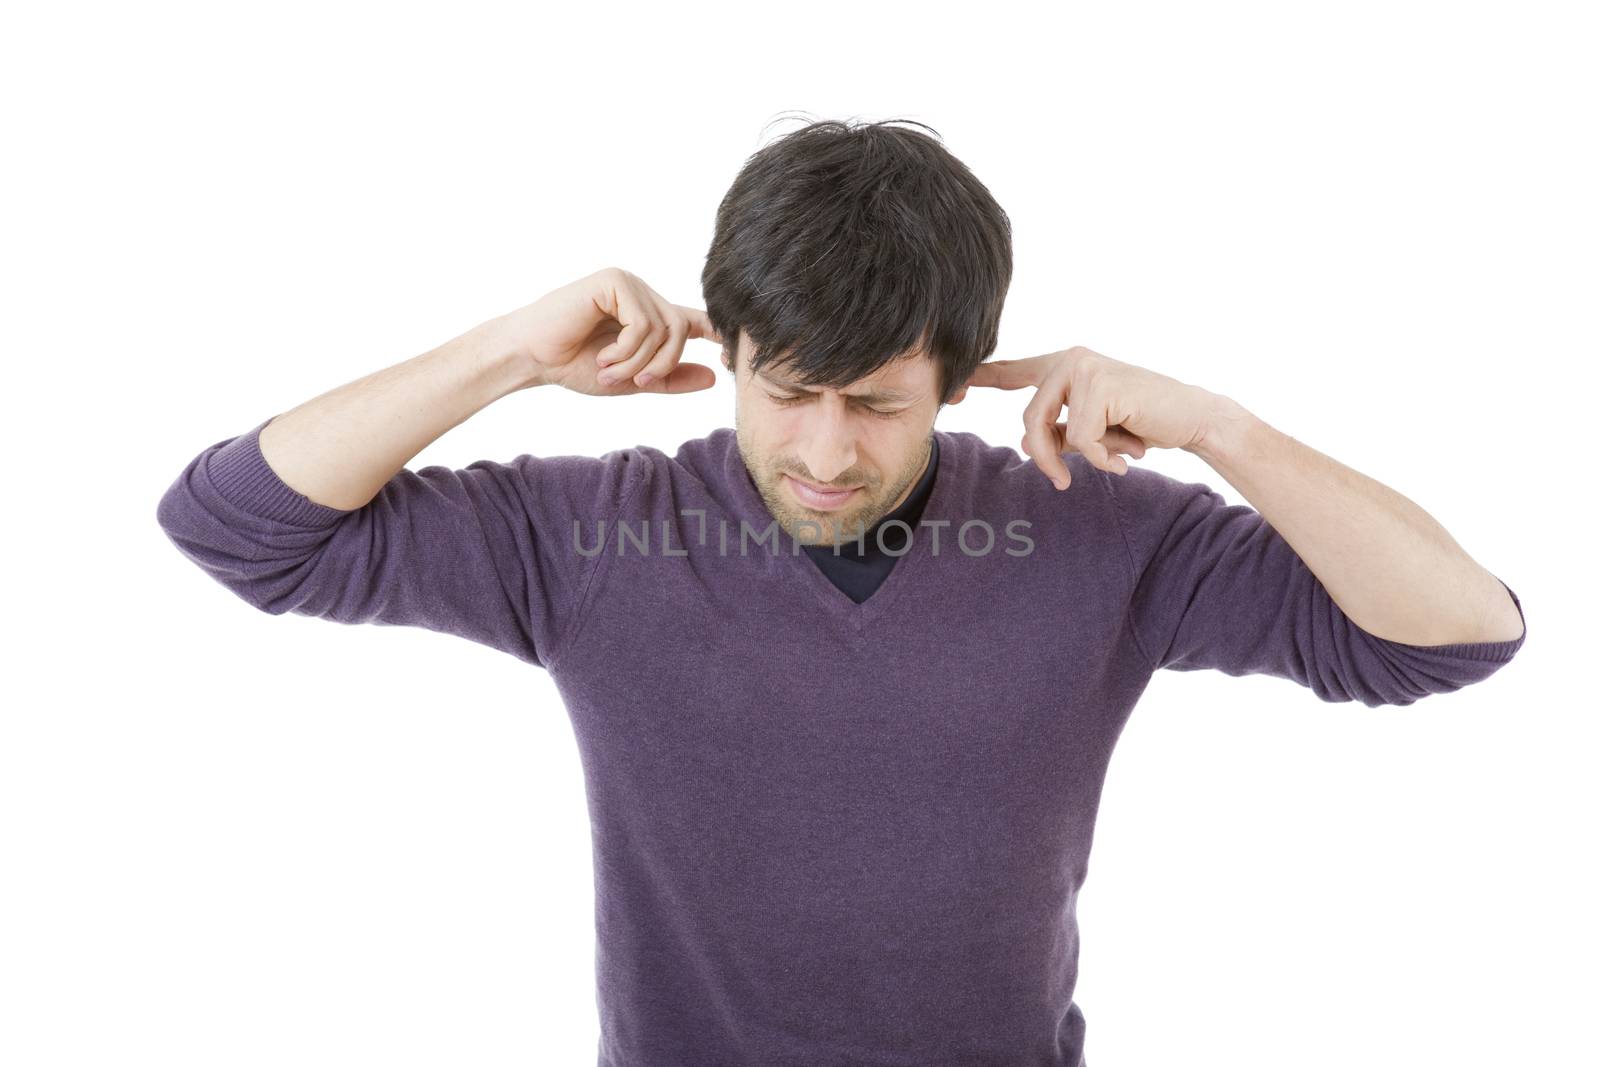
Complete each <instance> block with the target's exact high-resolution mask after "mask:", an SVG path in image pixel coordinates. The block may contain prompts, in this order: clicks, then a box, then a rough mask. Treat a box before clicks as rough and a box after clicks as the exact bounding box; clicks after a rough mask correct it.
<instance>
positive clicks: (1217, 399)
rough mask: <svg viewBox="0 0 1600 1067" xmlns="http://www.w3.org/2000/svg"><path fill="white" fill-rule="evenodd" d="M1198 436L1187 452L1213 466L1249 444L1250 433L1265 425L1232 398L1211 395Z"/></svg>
mask: <svg viewBox="0 0 1600 1067" xmlns="http://www.w3.org/2000/svg"><path fill="white" fill-rule="evenodd" d="M1206 408H1207V412H1206V418H1205V421H1204V423H1203V429H1202V430H1201V432H1200V437H1199V439H1198V440H1196V441H1195V443H1194V444H1193V445H1191V446H1189V447H1188V448H1187V449H1186V451H1188V452H1193V453H1194V454H1195V455H1197V456H1199V457H1200V458H1201V459H1203V460H1205V461H1206V462H1207V463H1209V464H1211V465H1212V466H1213V467H1215V466H1217V465H1218V464H1219V463H1227V462H1229V461H1230V460H1232V459H1234V458H1235V457H1237V456H1238V455H1240V454H1241V453H1242V452H1243V451H1244V450H1245V449H1247V448H1248V447H1249V442H1250V438H1251V436H1252V435H1253V434H1254V433H1256V432H1257V430H1258V429H1259V428H1260V427H1261V426H1262V425H1264V424H1263V423H1262V422H1261V420H1260V419H1258V418H1256V417H1255V416H1254V415H1253V414H1251V413H1250V412H1249V411H1247V410H1246V409H1245V407H1244V405H1242V404H1240V403H1239V402H1238V401H1236V400H1233V399H1232V398H1231V397H1226V396H1222V395H1220V394H1216V393H1213V394H1211V398H1210V400H1209V401H1208V402H1207V405H1206Z"/></svg>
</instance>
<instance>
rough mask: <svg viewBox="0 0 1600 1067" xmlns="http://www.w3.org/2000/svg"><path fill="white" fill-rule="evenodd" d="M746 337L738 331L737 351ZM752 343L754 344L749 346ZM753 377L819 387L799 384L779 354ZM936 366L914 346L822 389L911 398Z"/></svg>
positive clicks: (779, 384) (796, 387) (801, 388)
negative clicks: (867, 371)
mask: <svg viewBox="0 0 1600 1067" xmlns="http://www.w3.org/2000/svg"><path fill="white" fill-rule="evenodd" d="M746 347H747V346H746V344H745V337H744V334H743V332H742V331H741V333H740V337H739V348H740V355H741V356H742V355H744V352H745V350H746ZM751 347H753V346H751ZM740 363H741V365H743V366H746V367H748V366H749V361H748V360H747V359H741V360H740ZM751 373H752V374H753V375H754V376H755V377H756V378H759V379H761V380H762V381H763V382H765V383H766V384H768V385H770V386H773V387H774V388H778V389H789V390H793V391H796V392H817V391H819V390H818V387H814V386H809V385H802V384H800V382H799V381H798V380H797V379H795V378H793V377H791V376H790V374H789V369H788V367H787V366H786V365H785V364H784V363H783V361H782V359H781V357H780V359H778V360H775V361H774V362H772V363H769V364H767V365H766V366H765V367H763V368H761V369H760V370H759V371H752V372H751ZM937 373H938V368H937V367H936V366H935V364H934V361H933V359H932V357H931V356H929V355H928V354H927V353H926V352H924V351H922V350H921V349H916V350H913V351H911V352H908V353H906V354H905V355H902V356H900V357H899V358H897V359H895V360H893V361H891V362H890V363H888V364H887V365H886V366H883V367H879V368H878V369H877V370H876V371H874V372H872V373H871V374H867V375H863V376H862V377H860V378H857V379H856V380H855V381H853V382H851V383H850V384H849V385H847V386H845V387H844V388H842V389H825V390H824V391H828V392H838V393H843V394H844V395H845V396H854V397H873V396H878V397H882V398H883V399H902V400H903V399H910V398H912V397H914V396H916V395H918V394H920V393H922V392H923V391H925V390H926V389H927V388H928V387H929V386H930V385H931V384H932V383H933V382H934V380H935V378H936V377H937Z"/></svg>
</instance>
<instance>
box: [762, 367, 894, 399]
mask: <svg viewBox="0 0 1600 1067" xmlns="http://www.w3.org/2000/svg"><path fill="white" fill-rule="evenodd" d="M755 375H756V377H757V378H760V379H761V380H762V381H764V382H766V383H767V384H768V385H771V386H773V387H774V388H776V389H784V390H787V391H788V392H791V393H814V392H816V391H817V390H815V389H807V388H806V387H805V386H803V385H795V384H794V383H792V382H786V381H781V380H779V379H777V378H774V377H772V376H771V375H769V374H767V373H766V372H765V371H756V372H755ZM845 395H846V396H850V397H853V398H855V399H858V400H865V401H868V402H869V403H883V404H900V403H904V402H905V401H908V400H915V399H916V396H915V395H914V394H912V393H907V392H902V391H901V390H899V389H887V388H879V389H873V390H871V391H870V392H865V393H846V394H845Z"/></svg>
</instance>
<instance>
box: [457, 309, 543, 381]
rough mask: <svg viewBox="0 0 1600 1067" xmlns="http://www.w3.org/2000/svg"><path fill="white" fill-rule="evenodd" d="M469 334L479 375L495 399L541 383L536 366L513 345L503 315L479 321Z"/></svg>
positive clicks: (519, 347) (513, 337) (512, 338)
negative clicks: (481, 375)
mask: <svg viewBox="0 0 1600 1067" xmlns="http://www.w3.org/2000/svg"><path fill="white" fill-rule="evenodd" d="M469 333H470V334H471V335H472V337H473V341H474V345H473V347H474V349H475V351H476V352H477V358H478V362H479V367H480V369H481V373H482V374H483V375H484V377H485V379H486V380H487V381H488V382H489V383H490V388H491V389H492V390H494V391H495V396H496V398H498V397H501V396H505V395H506V394H508V393H515V392H517V391H518V390H521V389H528V388H531V387H532V386H535V385H544V384H545V382H544V379H543V378H542V377H541V376H540V374H539V365H538V364H537V363H536V362H535V361H534V360H533V359H532V358H531V357H530V356H529V355H528V354H527V352H526V351H524V350H523V348H522V346H521V345H519V344H518V343H517V342H516V339H515V334H514V332H513V331H512V329H511V328H510V323H509V322H508V321H507V319H506V316H504V315H500V316H496V317H495V318H492V319H489V320H487V321H485V322H482V323H480V324H479V325H477V326H475V327H474V328H473V329H472V330H471V331H469Z"/></svg>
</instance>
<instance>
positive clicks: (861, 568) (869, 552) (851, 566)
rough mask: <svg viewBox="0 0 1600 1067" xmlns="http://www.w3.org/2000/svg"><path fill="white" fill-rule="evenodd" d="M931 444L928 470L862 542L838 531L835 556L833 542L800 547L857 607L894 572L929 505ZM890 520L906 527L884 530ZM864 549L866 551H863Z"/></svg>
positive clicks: (934, 461) (933, 463)
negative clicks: (881, 545) (926, 506)
mask: <svg viewBox="0 0 1600 1067" xmlns="http://www.w3.org/2000/svg"><path fill="white" fill-rule="evenodd" d="M932 442H933V443H932V446H931V448H930V450H929V453H928V468H927V469H926V470H924V471H923V472H922V477H921V478H919V479H917V484H916V485H914V486H912V487H911V492H910V493H908V494H906V498H905V499H904V500H902V501H901V502H900V506H899V507H897V508H895V509H894V510H893V511H891V512H889V514H887V515H885V516H884V517H883V518H881V519H879V520H878V521H877V522H876V523H874V524H873V526H872V527H871V528H870V529H868V530H867V533H866V536H865V538H860V537H854V536H851V535H852V534H854V533H855V532H856V531H855V530H843V531H841V532H840V534H839V537H840V542H839V550H838V552H837V553H836V552H835V551H834V546H833V542H832V541H828V542H825V543H823V544H820V545H801V546H800V547H801V548H803V549H805V552H806V555H808V556H810V557H811V559H812V561H813V562H815V563H816V565H817V566H818V567H820V568H821V569H822V573H823V574H825V575H827V577H828V580H829V581H831V582H832V583H833V584H834V585H836V586H838V587H839V588H840V590H842V591H843V592H844V593H845V595H846V596H848V597H849V598H850V599H851V600H853V601H855V602H856V603H857V604H859V603H861V602H862V601H863V600H865V599H867V597H869V596H871V595H872V594H873V592H874V591H876V590H877V588H878V586H880V585H882V584H883V580H884V579H885V578H887V577H889V571H890V570H892V569H893V568H894V565H895V562H896V561H897V560H899V558H900V556H901V555H902V554H903V553H904V549H905V546H906V543H907V541H908V540H909V539H910V538H911V534H910V532H909V531H908V530H907V529H906V527H910V528H911V529H913V530H914V529H916V526H917V520H918V519H919V518H921V516H922V506H923V505H924V504H926V503H927V502H928V494H929V493H930V492H932V490H933V476H934V474H935V473H937V471H938V469H939V439H938V438H937V437H934V438H932ZM890 519H899V520H900V521H901V522H903V523H905V524H906V526H904V527H903V526H890V527H888V528H884V527H883V524H884V523H886V522H888V521H889V520H890ZM880 532H881V533H882V535H883V547H884V549H887V550H888V551H884V550H882V549H880V548H879V547H878V535H879V533H880ZM845 538H849V539H848V540H845ZM863 547H865V551H862V548H863ZM891 553H893V554H891Z"/></svg>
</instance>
